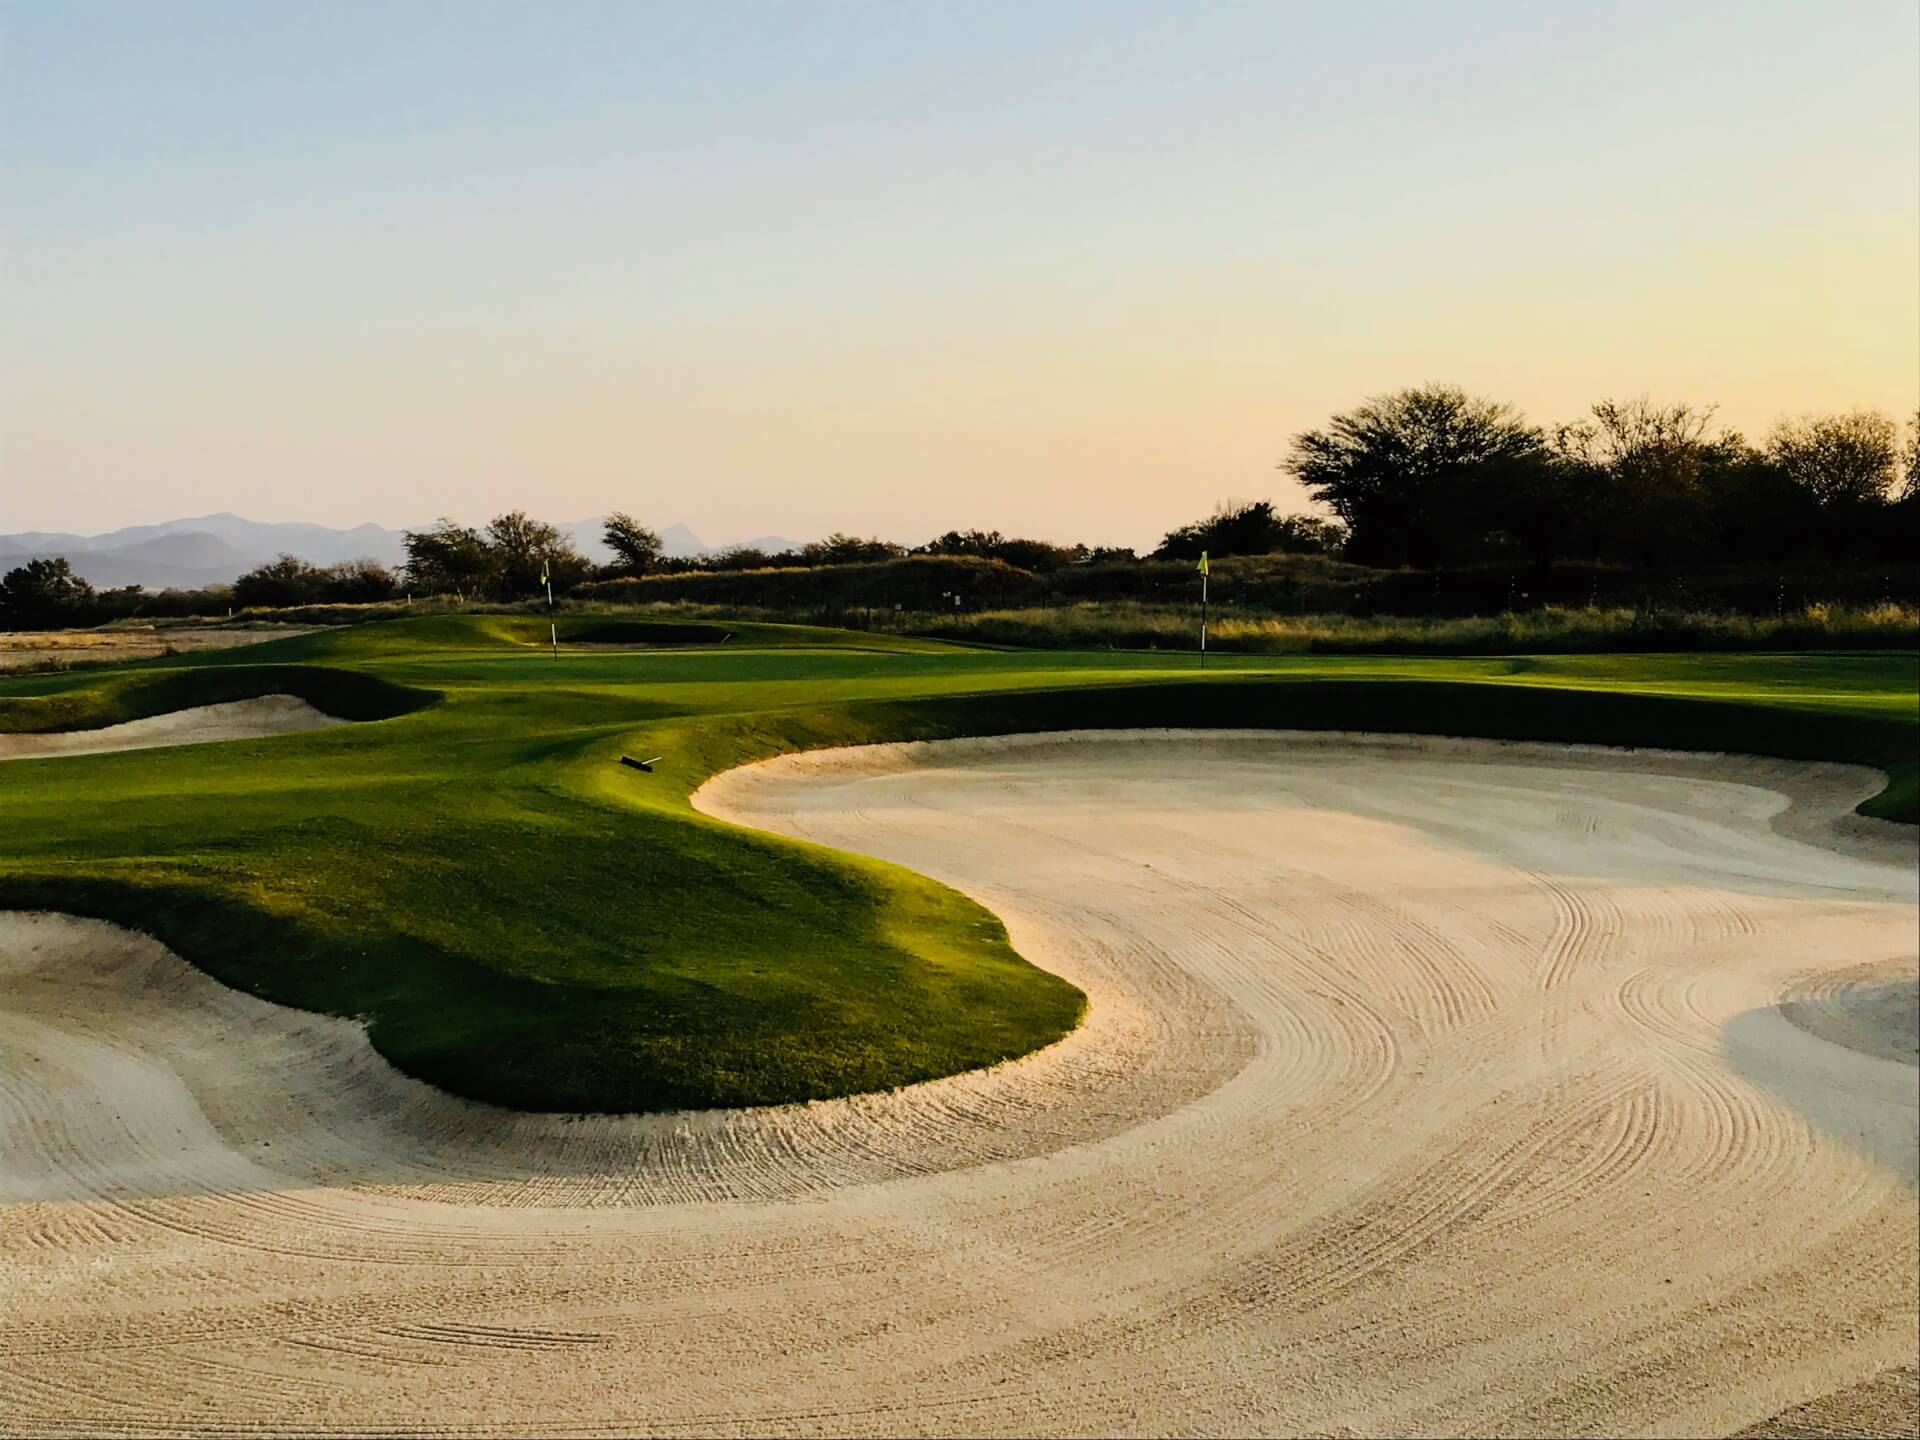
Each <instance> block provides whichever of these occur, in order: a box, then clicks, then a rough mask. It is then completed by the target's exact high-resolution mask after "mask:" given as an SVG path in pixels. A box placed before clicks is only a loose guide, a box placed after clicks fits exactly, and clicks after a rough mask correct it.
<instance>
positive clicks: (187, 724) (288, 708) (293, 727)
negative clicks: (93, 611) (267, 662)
mask: <svg viewBox="0 0 1920 1440" xmlns="http://www.w3.org/2000/svg"><path fill="white" fill-rule="evenodd" d="M351 723H352V722H351V721H348V720H343V719H341V718H339V717H338V716H334V715H329V714H327V713H326V712H325V711H324V710H320V709H317V708H316V707H314V706H313V705H310V704H308V703H307V702H306V701H305V700H302V699H300V698H299V697H298V696H296V695H284V694H275V695H259V696H255V697H253V698H252V699H248V700H228V701H223V702H221V703H219V704H215V705H195V706H192V707H190V708H188V709H185V710H169V711H166V712H164V713H162V714H159V715H148V716H144V717H143V718H141V719H138V720H126V721H122V722H121V723H120V724H118V725H106V726H102V727H100V728H99V729H95V730H50V731H26V732H17V733H4V734H0V760H51V759H57V758H59V757H61V756H67V755H106V754H112V753H115V752H118V751H123V750H151V749H158V748H162V747H166V746H173V745H206V744H212V743H213V742H215V741H220V740H260V739H265V738H268V737H270V736H275V735H299V734H305V733H307V732H309V731H313V730H327V729H331V728H332V727H334V726H336V725H347V724H351Z"/></svg>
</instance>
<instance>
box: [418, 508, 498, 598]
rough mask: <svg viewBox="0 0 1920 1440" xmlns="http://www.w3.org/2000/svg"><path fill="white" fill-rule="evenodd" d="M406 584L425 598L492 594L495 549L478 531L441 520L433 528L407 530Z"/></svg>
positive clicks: (494, 572) (494, 574) (495, 571)
mask: <svg viewBox="0 0 1920 1440" xmlns="http://www.w3.org/2000/svg"><path fill="white" fill-rule="evenodd" d="M401 540H402V543H403V544H405V546H406V549H407V583H408V585H409V586H411V587H412V588H413V589H415V590H418V591H419V592H421V593H422V594H423V595H460V596H476V595H486V594H489V593H491V592H492V589H493V585H494V579H495V576H496V573H497V570H496V564H495V556H494V553H493V547H492V545H490V544H489V543H488V541H487V539H486V537H485V536H483V535H482V534H481V533H480V532H479V531H477V530H474V529H472V528H471V527H469V526H466V525H456V524H454V523H453V521H451V520H448V519H445V518H442V519H441V520H439V521H437V522H436V523H435V524H434V525H433V526H432V527H431V528H430V529H426V530H408V531H406V532H405V533H404V534H403V535H402V537H401Z"/></svg>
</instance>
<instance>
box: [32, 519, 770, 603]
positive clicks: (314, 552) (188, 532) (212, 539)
mask: <svg viewBox="0 0 1920 1440" xmlns="http://www.w3.org/2000/svg"><path fill="white" fill-rule="evenodd" d="M600 528H601V517H599V516H595V517H593V518H591V519H587V520H575V521H571V522H570V523H568V524H564V525H561V526H560V527H559V529H560V530H561V531H562V533H564V534H565V535H567V536H568V537H569V538H570V539H571V540H572V541H573V543H574V545H575V546H576V547H577V548H578V549H579V551H580V553H581V554H583V555H585V556H586V557H587V558H588V559H589V560H592V561H593V562H594V563H596V564H601V565H604V564H606V563H607V562H608V561H609V560H611V559H613V552H612V551H611V550H609V549H607V547H606V546H605V545H603V544H601V543H600ZM660 539H661V542H662V544H663V546H664V548H665V549H666V552H667V554H669V555H704V554H707V553H709V552H710V550H712V549H727V548H731V547H727V546H719V547H709V546H708V545H707V544H706V543H705V542H704V541H702V540H701V538H700V537H699V536H698V535H696V534H694V533H693V531H691V530H689V529H688V528H687V527H686V526H685V525H669V526H667V527H666V528H665V529H663V530H662V531H661V532H660ZM745 543H746V544H748V545H751V546H753V547H755V548H756V549H761V550H767V551H778V550H788V549H797V548H798V547H797V546H796V545H795V543H794V542H793V541H791V540H786V539H782V538H781V537H779V536H777V535H766V536H761V537H760V538H758V539H755V540H749V541H746V542H745ZM281 554H291V555H298V556H299V557H300V558H301V559H302V560H311V561H312V562H313V563H314V564H316V565H332V564H334V563H336V562H337V561H341V560H361V559H366V560H378V561H379V562H380V563H381V564H383V565H388V566H394V567H398V566H400V565H402V564H404V563H405V562H406V558H407V552H406V545H405V542H404V540H403V537H402V532H401V531H399V530H389V529H387V528H386V527H384V526H381V525H356V526H354V527H353V528H352V529H347V530H340V529H334V528H332V527H331V526H327V525H306V524H301V523H299V522H297V521H293V522H286V523H279V524H270V523H267V522H263V521H259V520H247V519H244V518H242V517H241V516H239V515H232V514H225V513H222V514H219V515H197V516H193V517H191V518H189V519H184V520H168V521H165V522H164V523H162V524H159V525H129V526H127V527H126V528H124V529H121V530H109V531H108V532H107V533H106V534H104V535H69V534H65V533H62V532H59V531H48V530H27V531H22V532H20V533H19V534H15V535H0V571H4V570H11V569H12V568H14V567H15V566H17V565H22V564H24V563H26V562H27V561H28V560H37V559H50V558H53V557H55V556H64V557H65V558H66V561H67V563H68V564H69V565H71V566H72V567H73V570H74V573H75V574H77V575H79V576H81V577H82V578H83V579H85V580H86V581H87V582H88V583H89V584H91V585H93V586H94V587H95V588H96V589H101V590H106V589H111V588H113V587H115V586H120V585H144V586H146V587H147V588H148V589H149V590H164V589H168V588H170V587H171V588H178V589H183V590H191V589H195V588H197V587H199V586H202V585H225V584H228V583H230V582H231V581H233V580H234V579H235V578H236V577H237V576H239V575H241V574H244V573H245V572H246V571H248V570H251V569H253V567H254V566H256V565H261V564H264V563H265V562H266V561H268V560H271V559H273V558H274V557H275V556H276V555H281Z"/></svg>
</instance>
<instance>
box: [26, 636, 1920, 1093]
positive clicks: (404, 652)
mask: <svg viewBox="0 0 1920 1440" xmlns="http://www.w3.org/2000/svg"><path fill="white" fill-rule="evenodd" d="M559 623H560V625H561V627H562V640H563V648H562V650H561V652H560V654H559V655H558V657H557V658H556V657H555V656H554V655H552V654H551V652H550V651H549V649H548V648H547V639H548V632H547V622H546V621H545V620H544V619H543V618H540V617H533V616H526V615H513V614H496V615H472V616H463V615H451V614H440V615H432V616H427V617H423V618H420V619H415V620H405V621H389V622H380V623H374V624H366V625H359V626H352V627H342V628H337V629H331V630H327V631H323V632H317V633H314V634H310V635H303V636H297V637H291V638H287V639H282V640H276V641H272V642H269V643H267V644H263V645H260V646H256V647H249V648H247V649H244V650H228V651H215V652H206V653H201V654H197V655H190V656H178V657H172V658H169V659H166V660H158V661H152V662H146V663H141V664H135V665H129V666H126V667H122V668H120V669H116V670H114V671H112V672H93V673H91V674H77V675H75V674H67V675H58V676H54V675H35V676H25V677H16V678H9V679H6V680H0V730H9V729H11V730H23V729H27V730H30V729H52V728H70V727H73V726H84V725H102V724H110V723H113V722H115V721H118V720H123V719H128V718H132V717H134V716H137V715H143V714H153V713H158V712H160V711H164V710H170V709H176V708H180V707H181V706H184V705H189V704H199V703H206V702H208V701H213V700H230V699H237V698H242V697H244V696H247V695H258V694H265V693H270V692H274V691H291V692H292V693H295V694H300V695H303V696H305V697H306V698H308V699H310V700H312V701H314V702H315V703H316V704H319V705H321V706H322V707H323V708H326V709H329V710H331V711H333V712H334V713H338V714H346V715H350V716H353V717H354V718H358V719H362V720H366V721H370V722H372V723H367V724H361V725H353V726H344V727H340V728H338V729H333V730H328V731H324V732H319V733H315V734H310V735H303V736H298V737H287V738H281V739H275V740H265V741H258V742H238V743H231V744H225V745H219V746H203V747H189V748H181V749H174V750H147V751H138V752H129V753H125V754H119V755H102V756H92V757H75V758H68V759H61V760H57V761H33V762H27V763H20V764H6V765H0V905H5V906H11V907H22V906H24V907H44V908H52V909H61V910H67V911H72V912H75V913H79V914H86V915H96V916H100V917H102V918H106V919H111V920H116V921H119V922H121V923H124V924H129V925H132V926H135V927H136V928H139V929H142V930H145V931H147V932H149V933H151V934H154V935H156V936H158V937H159V938H160V939H162V940H163V941H165V942H166V943H167V944H169V945H171V946H172V947H174V948H175V949H177V950H178V951H180V952H181V953H182V954H184V955H186V956H187V957H188V958H190V959H192V960H193V961H194V962H195V963H197V964H199V965H201V966H203V967H204V968H205V969H207V970H209V971H210V972H212V973H213V974H215V975H217V976H219V977H220V978H221V979H223V980H225V981H227V982H228V983H230V984H233V985H236V986H238V987H240V988H243V989H246V990H249V991H251V992H253V993H255V994H258V995H263V996H265V997H267V998H269V999H273V1000H277V1001H281V1002H284V1003H287V1004H291V1005H298V1006H302V1007H305V1008H308V1009H313V1010H319V1011H324V1012H328V1013H332V1014H339V1015H350V1016H358V1017H365V1018H366V1019H367V1020H368V1021H369V1025H370V1034H371V1036H372V1039H373V1043H374V1044H375V1045H376V1046H377V1047H378V1048H379V1049H380V1050H381V1051H382V1052H383V1053H384V1054H386V1055H387V1056H388V1057H389V1058H391V1059H392V1060H393V1061H394V1063H396V1064H397V1065H399V1066H400V1067H401V1068H403V1069H405V1070H407V1071H409V1072H410V1073H413V1074H416V1075H419V1076H422V1077H424V1078H426V1079H429V1080H432V1081H434V1082H435V1083H438V1084H440V1085H443V1086H445V1087H447V1088H448V1089H451V1090H454V1091H457V1092H459V1093H461V1094H465V1095H470V1096H474V1097H477V1098H481V1099H487V1100H492V1101H496V1102H499V1103H502V1104H507V1105H514V1106H519V1107H523V1108H529V1109H547V1110H657V1109H667V1108H675V1107H681V1106H707V1105H742V1104H751V1103H761V1102H771V1101H787V1100H801V1099H808V1098H817V1097H824V1096H832V1095H841V1094H847V1093H852V1092H856V1091H862V1090H873V1089H880V1088H885V1087H888V1086H891V1085H897V1084H902V1083H906V1082H910V1081H914V1080H920V1079H928V1078H932V1077H935V1076H939V1075H945V1074H951V1073H954V1072H955V1071H958V1070H963V1069H967V1068H971V1067H974V1066H978V1065H983V1064H989V1063H992V1062H993V1061H996V1060H998V1059H1000V1058H1002V1057H1004V1056H1012V1055H1018V1054H1022V1053H1025V1052H1027V1051H1029V1050H1031V1049H1033V1048H1035V1047H1037V1046H1039V1045H1043V1044H1046V1043H1048V1042H1049V1041H1051V1040H1053V1039H1055V1038H1057V1037H1058V1036H1060V1035H1061V1034H1063V1033H1064V1032H1065V1031H1066V1030H1068V1029H1070V1028H1071V1027H1072V1025H1073V1024H1074V1023H1075V1021H1076V1019H1077V1017H1078V1015H1079V1013H1080V1008H1081V1004H1082V997H1081V996H1080V995H1079V993H1078V992H1077V991H1075V990H1074V989H1073V987H1071V986H1070V985H1068V984H1066V983H1065V982H1063V981H1061V980H1060V979H1058V978H1057V977H1054V976H1051V975H1048V974H1046V973H1045V972H1043V971H1040V970H1038V969H1036V968H1034V967H1033V966H1031V965H1028V964H1027V963H1026V962H1025V961H1023V960H1022V959H1021V958H1020V957H1019V956H1018V955H1016V954H1015V953H1014V952H1013V951H1012V950H1011V948H1010V947H1009V946H1008V944H1007V940H1006V936H1005V933H1004V931H1003V930H1002V928H1001V926H1000V925H999V923H998V922H997V921H996V920H995V919H994V918H993V917H992V916H991V915H989V914H988V913H987V912H985V911H984V910H982V909H981V908H980V907H978V906H976V905H974V904H972V903H971V902H970V901H968V900H966V899H965V898H964V897H962V896H960V895H958V894H956V893H955V892H953V891H951V890H949V889H947V888H945V887H944V886H941V885H938V884H936V883H934V882H932V881H929V880H927V879H925V878H923V877H920V876H917V875H914V874H911V873H909V872H907V871H904V870H902V869H900V868H898V867H895V866H890V865H886V864H882V863H879V862H875V861H869V860H864V859H860V858H857V857H852V856H847V855H842V854H837V853H834V852H830V851H826V850H823V849H820V848H819V847H814V846H808V845H803V844H799V843H795V842H791V841H787V840H783V839H779V838H776V837H771V836H762V835H756V834H752V833H749V832H744V831H741V830H738V829H735V828H733V827H730V826H726V825H722V824H720V823H718V822H715V821H712V820H709V819H707V818H705V817H703V816H701V815H698V814H696V813H695V812H694V811H693V810H692V809H691V808H690V806H689V804H688V800H687V797H688V795H689V794H690V793H691V791H692V790H693V789H694V788H695V787H696V786H697V785H698V784H699V783H700V782H701V781H702V780H704V779H705V778H706V777H707V776H709V775H711V774H713V773H714V772H716V771H718V770H720V769H724V768H726V767H728V766H730V765H734V764H738V763H741V762H743V761H746V760H751V759H755V758H760V757H764V756H768V755H774V754H779V753H782V752H784V751H789V750H794V749H799V748H805V747H810V746H818V745H832V744H846V743H856V742H861V741H870V740H882V739H905V738H938V737H944V736H953V735H963V734H989V733H1010V732H1014V731H1020V730H1043V729H1057V728H1063V727H1071V726H1082V725H1270V726H1301V727H1308V728H1326V727H1338V728H1352V729H1373V730H1400V731H1415V732H1425V733H1451V734H1465V735H1487V736H1497V737H1506V738H1515V739H1533V738H1547V739H1563V740H1580V741H1595V742H1612V743H1625V744H1636V745H1662V746H1674V747H1680V748H1695V749H1714V750H1739V751H1749V752H1752V753H1760V754H1772V755H1780V756H1787V757H1798V758H1808V759H1837V760H1849V761H1857V762H1862V763H1867V764H1874V765H1878V766H1880V767H1881V768H1883V769H1887V770H1889V771H1890V773H1891V774H1892V777H1893V783H1892V784H1891V785H1890V786H1889V788H1888V789H1887V790H1886V791H1885V792H1884V793H1883V794H1882V795H1881V796H1879V797H1877V798H1876V800H1875V801H1873V802H1871V803H1870V805H1869V806H1868V807H1866V808H1868V809H1869V811H1870V812H1871V813H1875V814H1880V815H1883V816H1887V817H1890V818H1899V819H1905V820H1908V821H1911V820H1913V819H1915V818H1916V813H1917V812H1920V795H1917V794H1916V783H1915V782H1916V775H1915V761H1914V756H1915V752H1916V742H1917V741H1920V719H1917V717H1916V703H1917V702H1916V681H1915V669H1916V657H1915V656H1914V655H1913V654H1912V653H1894V654H1792V655H1711V656H1693V655H1637V656H1623V655H1593V656H1585V655H1578V656H1576V655H1562V656H1520V657H1515V656H1481V657H1473V658H1430V657H1395V656H1300V657H1271V656H1255V655H1233V656H1221V657H1218V658H1217V659H1216V660H1215V661H1214V662H1213V663H1211V664H1210V665H1209V668H1208V671H1207V673H1206V674H1205V675H1204V676H1202V675H1201V674H1200V673H1199V672H1198V671H1197V670H1196V668H1195V663H1194V659H1193V657H1192V656H1191V655H1184V656H1181V655H1171V654H1168V653H1164V652H1161V653H1152V652H1141V653H1133V652H1126V651H1061V652H1033V651H1005V650H988V649H979V648H966V647H963V646H958V645H953V644H949V643H944V642H942V641H939V640H931V639H916V638H910V637H899V636H888V635H876V634H862V633H857V632H848V631H839V630H826V629H820V628H813V627H804V626H781V625H770V624H761V623H741V624H737V625H735V624H721V625H719V626H718V627H717V628H718V630H719V632H720V634H721V635H722V636H725V637H728V638H724V639H721V638H717V637H716V635H715V634H714V633H713V630H714V629H715V628H716V627H714V626H691V627H688V628H687V629H686V630H685V631H684V632H676V631H675V630H673V629H672V627H671V626H670V625H669V624H668V623H667V622H664V621H659V620H653V619H649V620H647V621H644V622H623V621H618V620H616V618H615V617H608V616H596V615H567V616H563V618H562V619H561V621H560V622H559ZM616 623H618V624H626V623H632V624H635V625H637V626H639V628H633V629H622V630H615V631H611V632H610V631H608V630H607V629H606V628H605V627H606V626H608V625H610V624H616ZM568 640H573V641H576V642H580V643H587V642H589V641H593V642H594V643H613V644H622V645H634V646H637V647H640V648H636V649H633V650H568V649H566V648H564V643H565V642H566V641H568ZM677 640H685V641H686V642H688V643H686V644H685V645H684V646H679V645H676V644H675V643H674V642H675V641H677ZM623 752H624V753H628V754H634V753H638V754H643V755H655V754H662V755H664V756H665V757H666V759H665V760H664V761H662V763H661V764H660V766H659V768H658V770H657V772H656V773H654V774H652V775H643V774H640V773H639V772H636V771H633V770H630V769H626V768H623V767H621V766H619V765H618V764H617V763H616V762H617V760H618V757H619V756H620V755H621V754H622V753H623Z"/></svg>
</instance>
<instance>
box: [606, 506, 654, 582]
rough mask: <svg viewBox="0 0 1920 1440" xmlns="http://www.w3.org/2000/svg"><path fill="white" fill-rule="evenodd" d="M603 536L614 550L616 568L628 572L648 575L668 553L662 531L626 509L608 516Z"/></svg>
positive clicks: (607, 544)
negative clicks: (656, 529)
mask: <svg viewBox="0 0 1920 1440" xmlns="http://www.w3.org/2000/svg"><path fill="white" fill-rule="evenodd" d="M600 539H601V542H602V543H603V544H605V545H606V547H607V548H608V549H609V550H611V551H613V555H614V562H613V563H614V568H615V569H617V570H620V571H622V572H624V573H626V574H628V575H644V574H646V573H647V571H649V570H651V569H653V567H654V566H656V565H658V564H659V563H660V557H661V556H662V555H663V554H664V553H665V550H664V548H663V547H662V545H661V543H660V536H659V534H658V532H656V531H653V530H649V529H648V528H647V527H646V526H645V525H642V524H641V523H640V522H639V521H638V520H636V519H634V518H633V517H632V516H631V515H629V514H627V513H626V512H625V511H623V510H616V511H614V512H613V513H612V514H611V515H609V516H607V518H606V522H605V528H604V529H602V530H601V532H600Z"/></svg>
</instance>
